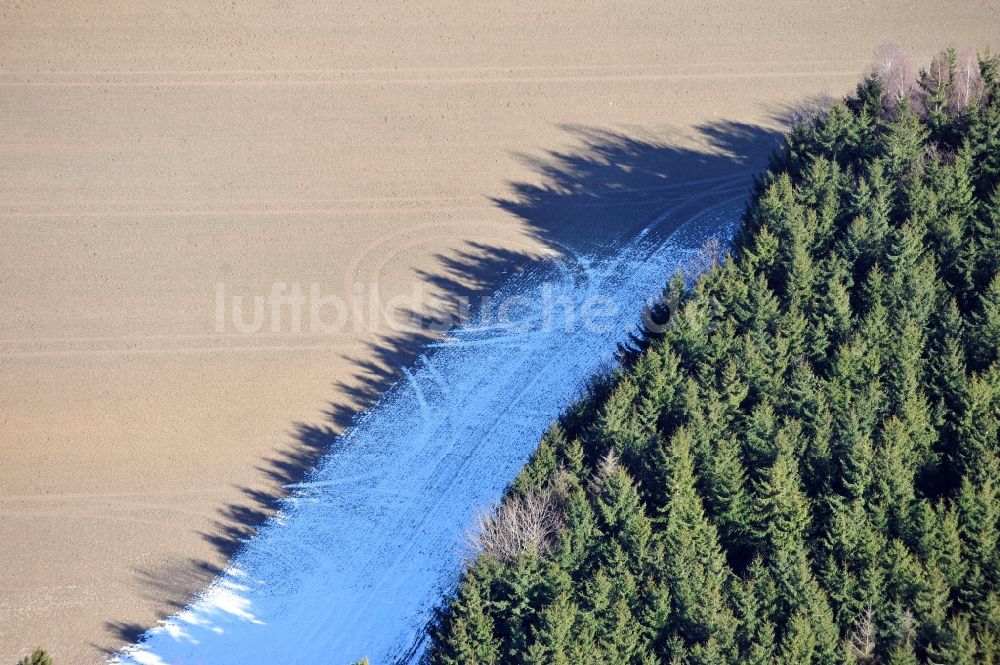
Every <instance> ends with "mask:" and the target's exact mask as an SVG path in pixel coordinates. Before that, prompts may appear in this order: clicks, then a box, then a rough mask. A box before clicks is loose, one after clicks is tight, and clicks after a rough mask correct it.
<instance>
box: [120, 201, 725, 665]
mask: <svg viewBox="0 0 1000 665" xmlns="http://www.w3.org/2000/svg"><path fill="white" fill-rule="evenodd" d="M734 218H735V210H734V209H733V204H732V203H730V204H729V205H726V206H723V207H720V208H715V209H714V210H711V211H707V212H706V213H704V214H702V215H701V216H699V217H697V218H695V219H692V220H690V221H688V222H686V223H685V224H683V225H682V226H681V227H679V228H678V229H677V230H676V231H674V232H673V233H672V234H670V235H669V236H668V237H667V238H666V239H663V238H662V236H661V234H660V233H659V231H658V230H657V232H645V231H644V232H643V233H640V234H639V235H638V236H637V237H636V238H635V239H634V240H632V241H631V242H629V243H627V244H624V245H623V246H620V247H617V248H614V250H613V251H610V252H608V253H607V255H605V256H590V257H574V258H573V259H572V262H570V261H569V260H568V259H566V258H565V257H564V258H563V259H561V260H560V261H556V262H554V264H553V265H551V266H549V267H548V268H546V269H542V270H536V271H533V272H530V273H528V274H522V275H520V276H519V277H517V278H514V279H512V280H510V281H509V282H508V283H506V284H505V285H504V286H503V287H502V288H501V289H499V291H498V293H496V294H494V296H493V298H492V302H493V303H500V304H501V305H500V306H506V307H507V313H508V314H509V316H508V317H507V318H508V319H509V320H510V321H513V322H516V323H512V324H510V325H503V324H502V322H501V324H497V314H498V312H497V311H483V312H480V313H479V314H478V316H477V318H476V319H475V320H473V321H471V322H470V323H469V325H468V326H466V327H464V328H461V329H458V330H455V331H453V332H452V333H451V335H450V336H449V337H448V338H447V339H445V340H444V341H443V342H441V343H438V344H433V345H430V346H429V347H428V348H427V349H426V351H425V353H424V354H423V355H422V356H420V358H419V360H418V361H417V362H416V363H415V365H414V366H412V367H408V368H406V369H405V371H404V374H403V379H402V380H400V381H399V382H398V383H397V384H396V385H395V386H394V387H393V388H391V389H390V390H389V391H387V392H386V394H385V395H384V396H383V397H382V398H381V399H380V400H379V401H378V402H377V403H376V404H375V405H374V406H373V407H372V408H370V409H369V410H368V411H367V412H366V413H365V414H363V415H362V416H361V417H359V418H358V419H357V422H356V423H355V425H354V426H353V428H352V429H351V430H350V431H349V432H348V433H346V434H345V435H344V436H343V437H342V440H341V441H340V442H338V444H337V445H335V446H334V447H333V449H332V451H331V452H330V453H329V454H328V455H327V456H325V457H324V458H323V460H322V461H321V463H320V464H319V465H318V466H317V469H316V470H315V471H313V472H312V473H310V474H309V476H308V478H306V479H305V481H304V482H302V483H300V484H299V485H297V486H295V487H294V488H293V493H292V495H291V497H290V498H289V499H288V500H287V501H285V502H284V504H283V505H284V507H283V510H282V511H281V513H280V514H279V515H278V516H276V517H275V518H273V519H271V520H269V521H268V522H267V523H266V524H265V525H264V526H263V527H262V528H261V529H260V530H259V531H258V533H257V535H256V536H255V537H254V538H253V539H251V540H250V541H249V542H248V543H247V544H246V546H245V547H244V548H243V549H242V550H241V551H240V552H239V553H238V554H237V555H236V556H235V557H234V558H233V560H232V561H231V563H230V565H229V567H228V569H227V570H226V571H225V572H224V573H223V574H222V575H220V577H219V578H217V579H216V580H215V581H214V582H213V583H212V584H211V586H209V588H208V589H207V590H206V591H205V592H204V593H202V594H201V595H200V596H199V597H198V598H197V599H196V600H195V601H194V602H193V603H191V605H189V606H188V608H187V609H185V610H184V611H182V612H180V613H179V614H177V615H175V616H173V617H171V618H170V619H168V620H166V621H165V622H163V623H161V624H160V625H159V626H157V627H156V628H153V629H151V630H149V631H148V632H147V633H146V634H145V635H143V637H142V639H141V640H140V642H139V643H138V644H137V645H134V646H132V647H129V648H128V649H126V650H125V652H123V653H122V654H120V655H119V656H117V657H116V658H115V659H114V660H115V661H116V662H119V663H122V664H136V663H139V664H142V665H164V664H170V665H181V664H185V665H194V664H205V665H225V664H227V663H233V664H239V665H253V664H255V663H259V664H267V665H272V664H281V663H333V664H338V663H350V662H352V661H354V660H357V659H360V658H361V657H362V656H367V657H368V658H369V659H370V660H371V662H372V663H373V665H381V664H383V663H395V662H410V661H413V660H415V659H416V658H418V657H419V655H420V653H421V652H422V650H423V648H424V641H425V627H426V625H427V622H428V620H429V619H430V617H431V614H432V610H433V608H434V606H435V605H436V604H437V603H438V602H440V600H441V598H442V595H443V594H444V593H446V592H447V591H448V590H449V588H450V587H451V585H453V584H454V581H455V578H456V574H457V573H458V571H459V570H460V567H461V561H460V557H459V548H460V542H461V540H462V534H463V532H464V531H465V530H466V529H467V528H468V527H469V525H470V524H471V523H472V521H473V516H474V513H475V512H476V510H478V509H481V508H483V507H484V506H488V505H489V504H490V502H491V501H492V500H494V499H496V498H497V497H498V496H499V495H500V494H501V493H502V492H503V490H504V488H505V487H506V485H507V484H508V483H509V482H510V481H511V480H512V479H513V478H514V476H515V475H516V474H517V472H518V470H519V469H520V468H521V467H522V466H523V465H524V463H525V462H526V461H527V460H528V457H529V456H530V455H531V453H532V451H533V450H534V448H535V446H536V444H537V442H538V439H539V437H540V436H541V435H542V434H543V433H544V431H545V430H546V429H547V428H548V426H549V425H550V423H551V422H552V421H553V419H555V418H556V417H557V416H558V415H559V413H560V412H561V411H562V410H563V409H564V408H565V407H566V406H567V405H568V404H569V403H570V402H571V401H572V400H573V399H574V398H575V397H577V396H579V395H580V393H581V390H582V388H583V386H584V385H585V383H586V381H587V380H588V378H589V377H591V376H593V375H594V374H595V373H597V372H600V371H603V370H606V369H607V368H609V367H610V366H611V365H612V363H613V362H614V358H615V352H616V349H617V345H618V343H619V342H622V341H625V340H626V339H627V336H628V333H629V332H630V331H633V330H634V329H635V326H636V324H638V322H639V313H640V312H641V310H642V307H643V305H644V304H645V303H646V301H647V300H648V299H649V298H651V297H654V296H657V295H658V294H659V293H660V291H661V289H662V288H663V286H664V284H665V282H666V280H667V279H668V278H669V276H670V275H671V274H672V273H673V272H674V271H675V269H677V268H678V267H679V266H681V265H683V264H685V263H686V262H687V261H689V260H690V258H691V257H692V256H693V255H694V254H695V253H696V252H697V251H698V249H699V247H700V246H701V245H702V244H703V242H704V241H705V240H706V239H707V238H708V237H709V236H711V235H720V234H721V235H725V234H726V233H727V231H728V230H729V229H730V228H731V221H732V220H733V219H734ZM670 221H671V220H657V222H656V223H654V225H659V226H665V225H666V224H667V223H669V222H670ZM648 230H649V229H647V231H648ZM657 236H661V237H660V239H656V238H657ZM514 296H519V297H518V298H517V299H516V300H511V299H512V298H513V297H514ZM503 303H506V305H503ZM511 303H514V306H513V307H511V306H510V305H511ZM588 303H591V305H589V306H590V307H592V308H593V309H591V310H589V311H590V312H591V315H592V316H591V317H590V318H591V321H590V322H589V323H585V322H582V321H581V318H582V316H583V313H584V312H585V311H588V310H587V309H586V308H587V307H588ZM593 303H597V304H596V305H595V304H593ZM608 303H613V305H614V309H615V311H614V313H613V314H612V315H611V316H607V315H606V314H607V310H606V309H603V308H604V307H605V306H607V305H608ZM553 307H554V309H553ZM567 309H568V310H569V311H572V312H573V313H574V316H573V320H572V321H571V325H567V323H566V321H567V318H566V315H565V312H566V311H567ZM595 312H600V313H603V314H604V316H593V314H594V313H595Z"/></svg>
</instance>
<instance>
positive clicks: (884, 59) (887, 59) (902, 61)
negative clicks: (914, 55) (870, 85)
mask: <svg viewBox="0 0 1000 665" xmlns="http://www.w3.org/2000/svg"><path fill="white" fill-rule="evenodd" d="M870 73H872V74H875V75H876V76H878V77H879V79H880V80H881V81H882V86H883V87H884V88H885V92H886V101H887V102H891V103H893V104H896V103H899V102H901V101H902V100H904V99H908V98H909V97H910V95H911V93H912V91H913V88H914V86H915V85H916V82H917V68H916V66H914V64H913V61H912V60H911V59H910V57H909V56H908V55H907V54H906V51H904V50H903V47H902V46H900V45H899V44H898V43H897V42H882V43H881V44H879V45H878V48H877V49H875V63H874V64H873V65H872V67H871V72H870Z"/></svg>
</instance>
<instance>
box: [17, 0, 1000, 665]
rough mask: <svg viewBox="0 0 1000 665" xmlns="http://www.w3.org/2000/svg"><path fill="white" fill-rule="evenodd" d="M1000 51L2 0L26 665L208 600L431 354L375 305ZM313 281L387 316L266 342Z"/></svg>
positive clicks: (973, 14) (736, 16) (713, 20)
mask: <svg viewBox="0 0 1000 665" xmlns="http://www.w3.org/2000/svg"><path fill="white" fill-rule="evenodd" d="M998 27H1000V6H998V4H997V3H996V2H959V3H957V4H956V3H949V4H947V5H945V4H944V3H931V2H925V1H923V0H921V1H919V2H900V1H893V2H877V3H876V2H871V3H869V2H824V3H810V2H804V1H798V2H795V1H790V0H779V1H778V2H770V3H764V2H740V3H731V2H704V1H699V2H671V3H662V2H649V3H642V2H628V3H620V4H617V5H616V6H613V7H612V6H610V5H608V6H598V5H595V4H581V3H577V2H568V1H565V0H559V1H556V2H537V1H535V0H533V1H531V2H511V3H504V4H503V5H502V6H499V5H495V4H485V3H484V4H476V3H467V2H466V3H453V4H444V3H429V2H416V3H414V2H395V1H393V2H388V3H368V2H338V3H313V2H300V1H298V0H293V1H292V2H281V3H273V2H257V1H256V0H251V1H249V2H223V1H218V2H202V1H195V0H174V1H170V2H158V3H152V2H149V3H123V4H120V5H109V4H106V3H98V2H91V1H82V2H80V1H73V0H68V1H66V2H56V3H32V2H26V1H21V2H18V1H10V0H3V1H0V128H2V131H0V515H2V519H0V662H13V661H14V660H15V659H16V658H17V657H19V656H21V655H23V654H24V653H25V652H27V651H28V650H29V649H30V648H32V647H34V646H36V645H44V646H45V647H46V648H47V649H49V650H50V651H51V652H52V653H53V655H54V656H55V658H56V661H57V662H58V663H83V664H86V663H96V662H100V661H101V660H102V659H103V658H104V656H105V655H106V654H107V653H108V651H110V650H114V649H116V648H117V647H118V646H119V645H120V644H122V643H123V641H128V640H131V639H134V638H135V637H136V636H137V634H138V633H139V632H141V630H143V629H145V628H147V627H149V626H151V625H153V624H154V623H155V622H156V621H157V620H158V619H159V618H162V617H164V616H165V615H167V614H170V613H172V612H174V611H175V610H176V609H177V608H178V607H180V606H182V605H183V604H184V603H185V602H186V601H187V600H189V599H190V597H191V595H192V594H193V593H195V592H197V591H198V590H199V589H200V588H201V587H203V586H204V585H205V584H206V583H207V582H208V581H209V580H210V579H211V577H212V576H213V575H214V573H215V572H216V571H218V570H219V568H220V567H221V566H223V565H224V564H225V562H226V560H227V558H228V556H229V555H230V554H231V553H232V551H233V548H234V546H235V545H236V544H237V543H238V542H239V540H240V539H241V538H242V537H245V536H246V535H247V534H248V533H249V532H250V530H251V529H252V528H253V527H254V526H255V525H257V524H259V523H260V520H261V519H262V518H263V517H264V516H266V515H267V514H269V512H270V511H271V510H272V509H273V499H274V498H275V497H276V496H279V495H280V494H281V491H282V487H283V485H285V484H287V483H289V482H294V481H295V480H297V479H298V478H299V477H300V476H301V474H302V471H303V470H304V469H305V468H307V467H308V466H309V465H310V464H311V461H312V460H313V459H315V456H316V455H317V454H319V453H320V452H322V451H323V450H324V449H325V448H326V446H328V445H329V444H330V443H331V442H332V441H333V439H334V437H335V436H336V434H337V433H338V432H340V431H341V430H342V429H343V427H344V426H345V425H346V424H347V423H348V422H349V419H350V417H351V415H352V414H354V413H355V412H357V410H359V409H360V408H363V407H364V406H365V405H366V404H368V403H369V402H370V401H371V399H372V398H373V397H375V396H376V395H378V394H379V392H380V391H381V390H382V389H383V388H384V387H385V386H387V385H388V384H389V383H390V382H392V381H393V380H394V377H395V376H396V373H395V372H396V368H398V367H399V366H400V364H401V363H405V362H407V361H408V360H409V359H411V358H412V357H413V354H414V353H415V351H416V349H417V348H418V345H419V343H420V342H421V341H422V340H424V339H426V337H427V335H425V334H417V333H410V332H405V333H404V332H394V331H392V330H389V329H388V326H387V325H386V322H385V321H384V320H383V319H382V317H374V318H372V317H370V316H368V314H369V312H368V311H367V309H366V308H365V305H364V302H365V301H366V300H367V294H369V293H370V292H371V289H372V288H374V287H373V285H376V286H377V288H378V290H379V294H380V298H381V302H382V303H383V304H384V303H386V302H387V301H388V300H389V299H390V298H391V297H392V296H401V295H410V296H411V297H412V294H413V293H414V290H416V291H418V292H421V293H422V294H423V297H422V299H421V301H420V302H421V303H422V304H420V305H418V306H416V309H418V310H420V311H422V312H429V311H431V310H432V309H433V307H432V305H431V304H430V301H431V299H432V297H455V296H461V295H468V294H474V293H476V292H478V290H479V289H482V288H486V287H488V286H489V285H490V284H492V283H494V282H495V280H496V279H497V278H498V277H500V276H502V275H503V274H505V272H506V273H509V272H510V271H513V270H517V269H519V268H520V267H523V266H525V265H527V264H528V263H530V262H531V261H532V260H534V259H536V258H537V257H538V256H539V255H540V254H542V253H544V252H545V251H549V250H556V251H562V250H565V249H567V248H569V249H578V250H590V249H593V248H596V247H601V246H603V245H605V244H607V243H609V242H611V241H613V240H615V239H618V238H621V237H623V236H627V234H628V233H629V232H632V231H634V230H636V229H638V228H642V226H643V224H645V223H646V222H648V220H649V219H650V218H651V217H652V216H655V215H656V214H658V211H659V210H662V209H666V208H669V207H670V206H671V205H675V204H676V203H677V202H678V201H681V200H683V199H685V197H689V196H690V193H691V191H692V190H699V189H709V188H712V187H721V189H720V191H723V190H724V191H725V196H729V197H731V196H733V195H734V194H733V189H734V188H738V187H739V186H740V183H749V177H750V174H751V173H752V172H753V171H754V170H756V169H758V168H760V167H761V166H762V165H763V164H764V163H765V159H766V156H767V153H768V151H769V150H771V149H772V148H773V147H774V142H775V140H776V137H777V131H778V130H780V128H781V124H782V119H783V118H785V117H787V114H788V113H789V112H790V111H791V110H794V109H795V108H796V107H797V106H798V105H799V104H801V103H802V102H803V101H805V100H809V99H812V98H814V97H815V96H817V95H820V94H822V93H830V94H833V95H840V94H842V93H844V92H846V91H847V90H848V89H849V88H850V87H852V86H853V85H854V83H855V82H856V80H857V78H858V76H859V75H860V74H861V72H862V71H863V69H864V67H865V66H866V65H867V64H868V62H869V61H870V60H871V58H872V53H873V51H874V49H875V47H876V46H877V44H878V43H879V42H881V41H883V40H887V39H892V40H897V41H899V42H901V43H902V44H903V45H904V47H906V48H907V49H908V50H910V51H911V52H912V53H914V55H916V56H917V57H918V58H920V57H929V56H930V54H931V53H932V52H933V51H934V50H937V49H939V48H941V47H944V46H947V45H949V44H954V45H956V46H958V47H960V48H962V47H970V48H983V47H986V46H993V47H994V48H995V47H996V46H998V45H997V44H996V43H995V42H994V41H993V40H995V38H996V35H997V34H998V32H997V29H998ZM312 284H316V285H317V288H318V289H319V292H320V293H321V294H322V295H323V296H324V297H328V298H333V297H339V298H341V299H342V300H344V301H345V302H346V301H350V300H351V299H352V297H355V296H356V294H358V293H361V294H364V297H361V298H360V301H361V302H362V306H361V309H362V312H361V315H360V316H357V315H349V316H348V317H347V319H348V321H347V324H346V325H345V326H344V327H343V328H342V329H341V330H337V331H329V330H318V329H315V327H314V326H310V325H309V323H310V321H309V316H308V314H309V305H308V304H307V305H306V306H305V307H304V312H305V320H304V321H300V323H299V325H298V326H296V325H295V322H294V321H293V317H292V312H291V310H292V308H291V307H288V306H286V307H284V308H278V312H279V314H280V316H279V317H278V318H277V319H272V318H271V314H272V312H271V308H269V307H267V302H266V299H267V298H268V297H269V296H270V295H271V293H272V291H274V290H275V289H279V291H278V293H279V294H280V293H288V292H290V291H291V290H292V289H293V288H295V287H298V288H300V289H301V293H303V294H304V297H308V296H309V293H310V288H312V286H311V285H312ZM220 285H221V287H220ZM358 285H360V286H358ZM220 288H221V289H223V290H224V294H225V297H224V298H223V299H222V303H223V305H224V307H223V308H222V313H223V319H222V325H220V324H219V321H218V320H217V319H218V310H219V307H218V302H217V301H218V300H219V297H218V294H219V289H220ZM280 289H284V291H280ZM234 296H239V297H241V298H242V300H243V307H244V310H243V311H244V318H243V321H244V322H246V321H250V320H251V319H252V316H251V315H252V309H253V307H252V301H253V299H254V296H260V297H262V298H263V299H264V306H265V320H264V321H263V322H262V325H261V326H260V329H259V330H256V331H250V332H245V331H241V329H240V328H239V326H238V325H237V324H236V323H234V322H233V320H232V312H233V308H234V304H235V303H234V301H233V297H234ZM355 299H357V298H356V297H355ZM368 302H370V301H368ZM369 309H370V308H369ZM323 312H324V314H323V316H324V317H325V323H327V324H329V321H330V320H331V319H333V318H335V317H334V310H333V308H331V307H329V306H328V307H326V308H325V309H324V310H323ZM427 334H430V333H429V332H428V333H427Z"/></svg>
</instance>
